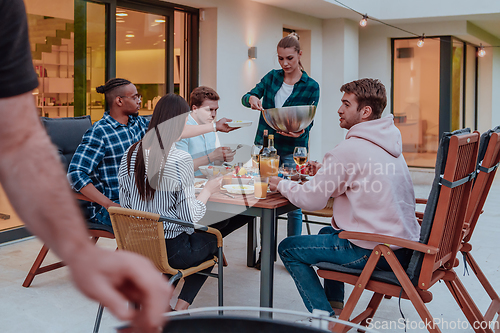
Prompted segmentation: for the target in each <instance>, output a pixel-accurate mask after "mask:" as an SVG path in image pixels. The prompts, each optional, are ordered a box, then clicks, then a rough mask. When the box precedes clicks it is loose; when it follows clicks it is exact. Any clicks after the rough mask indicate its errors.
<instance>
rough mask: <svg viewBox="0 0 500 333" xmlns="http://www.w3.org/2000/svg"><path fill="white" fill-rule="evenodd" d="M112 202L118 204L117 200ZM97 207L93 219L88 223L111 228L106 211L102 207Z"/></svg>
mask: <svg viewBox="0 0 500 333" xmlns="http://www.w3.org/2000/svg"><path fill="white" fill-rule="evenodd" d="M114 202H116V203H119V202H118V200H117V201H114ZM99 207H100V208H99V209H97V213H96V214H95V215H94V217H92V218H90V219H89V221H90V222H94V223H99V224H105V225H109V226H111V219H110V218H109V213H108V210H107V209H106V208H104V207H103V206H99Z"/></svg>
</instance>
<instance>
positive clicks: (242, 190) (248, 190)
mask: <svg viewBox="0 0 500 333" xmlns="http://www.w3.org/2000/svg"><path fill="white" fill-rule="evenodd" d="M224 188H225V189H226V190H227V191H228V192H229V193H232V194H252V193H253V191H254V187H253V186H252V185H239V184H231V185H224Z"/></svg>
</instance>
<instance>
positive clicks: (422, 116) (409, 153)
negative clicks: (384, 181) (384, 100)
mask: <svg viewBox="0 0 500 333" xmlns="http://www.w3.org/2000/svg"><path fill="white" fill-rule="evenodd" d="M417 41H418V39H402V40H394V58H393V59H394V71H393V80H394V81H393V87H394V93H393V112H394V121H395V123H396V126H397V127H398V128H399V130H400V131H401V136H402V140H403V154H404V156H405V159H406V162H407V163H408V165H411V166H419V167H434V163H435V160H436V152H437V147H438V142H439V68H440V51H439V50H440V42H439V40H434V39H426V41H425V46H424V47H417Z"/></svg>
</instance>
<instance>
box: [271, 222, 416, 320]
mask: <svg viewBox="0 0 500 333" xmlns="http://www.w3.org/2000/svg"><path fill="white" fill-rule="evenodd" d="M340 232H341V230H335V229H333V228H332V227H325V228H323V229H321V230H320V232H319V234H318V235H304V236H295V237H288V238H285V239H284V240H283V241H282V242H281V243H280V244H279V246H278V253H279V255H280V258H281V260H282V261H283V264H284V265H285V267H286V269H287V270H288V272H290V275H291V276H292V278H293V280H294V282H295V285H296V286H297V289H298V291H299V294H300V296H301V297H302V301H303V302H304V304H305V306H306V308H307V310H309V312H312V310H313V309H319V310H324V311H328V312H329V313H330V315H332V314H334V311H333V309H332V307H331V305H330V303H329V302H330V301H335V302H340V303H342V304H343V303H344V283H343V282H340V281H333V280H325V281H324V285H325V287H324V288H323V286H322V285H321V282H320V279H319V277H318V276H317V275H316V272H315V270H314V269H313V268H312V267H311V265H314V264H317V263H318V262H322V261H326V262H331V263H334V264H337V265H342V266H345V267H351V268H357V269H362V268H363V267H364V266H365V264H366V262H367V260H368V258H369V256H370V254H371V252H372V250H368V249H364V248H361V247H359V246H356V245H354V244H352V243H351V242H349V241H348V240H347V239H341V238H339V237H338V234H339V233H340ZM395 254H396V256H397V257H398V259H399V260H400V261H401V262H402V263H403V266H405V264H406V266H407V265H408V262H409V260H410V256H411V252H410V251H408V250H406V249H401V250H397V251H395ZM377 268H378V269H384V270H389V269H390V268H389V267H388V264H387V262H385V260H383V261H382V260H381V261H379V264H377Z"/></svg>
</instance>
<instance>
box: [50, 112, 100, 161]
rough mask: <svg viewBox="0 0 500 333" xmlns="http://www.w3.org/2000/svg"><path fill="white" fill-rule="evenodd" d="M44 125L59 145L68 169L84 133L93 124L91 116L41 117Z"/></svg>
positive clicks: (62, 159)
mask: <svg viewBox="0 0 500 333" xmlns="http://www.w3.org/2000/svg"><path fill="white" fill-rule="evenodd" d="M40 119H41V121H42V124H43V126H44V127H45V130H46V131H47V134H48V135H49V136H50V139H51V140H52V143H53V144H54V145H55V146H56V147H57V150H58V151H59V155H60V157H61V162H62V163H63V166H64V170H65V171H66V170H68V166H69V163H70V162H71V159H72V158H73V154H74V153H75V151H76V148H77V147H78V145H79V144H80V142H81V141H82V137H83V134H85V132H86V131H87V129H89V127H90V126H92V121H91V120H90V116H82V117H70V118H47V117H41V118H40Z"/></svg>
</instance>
